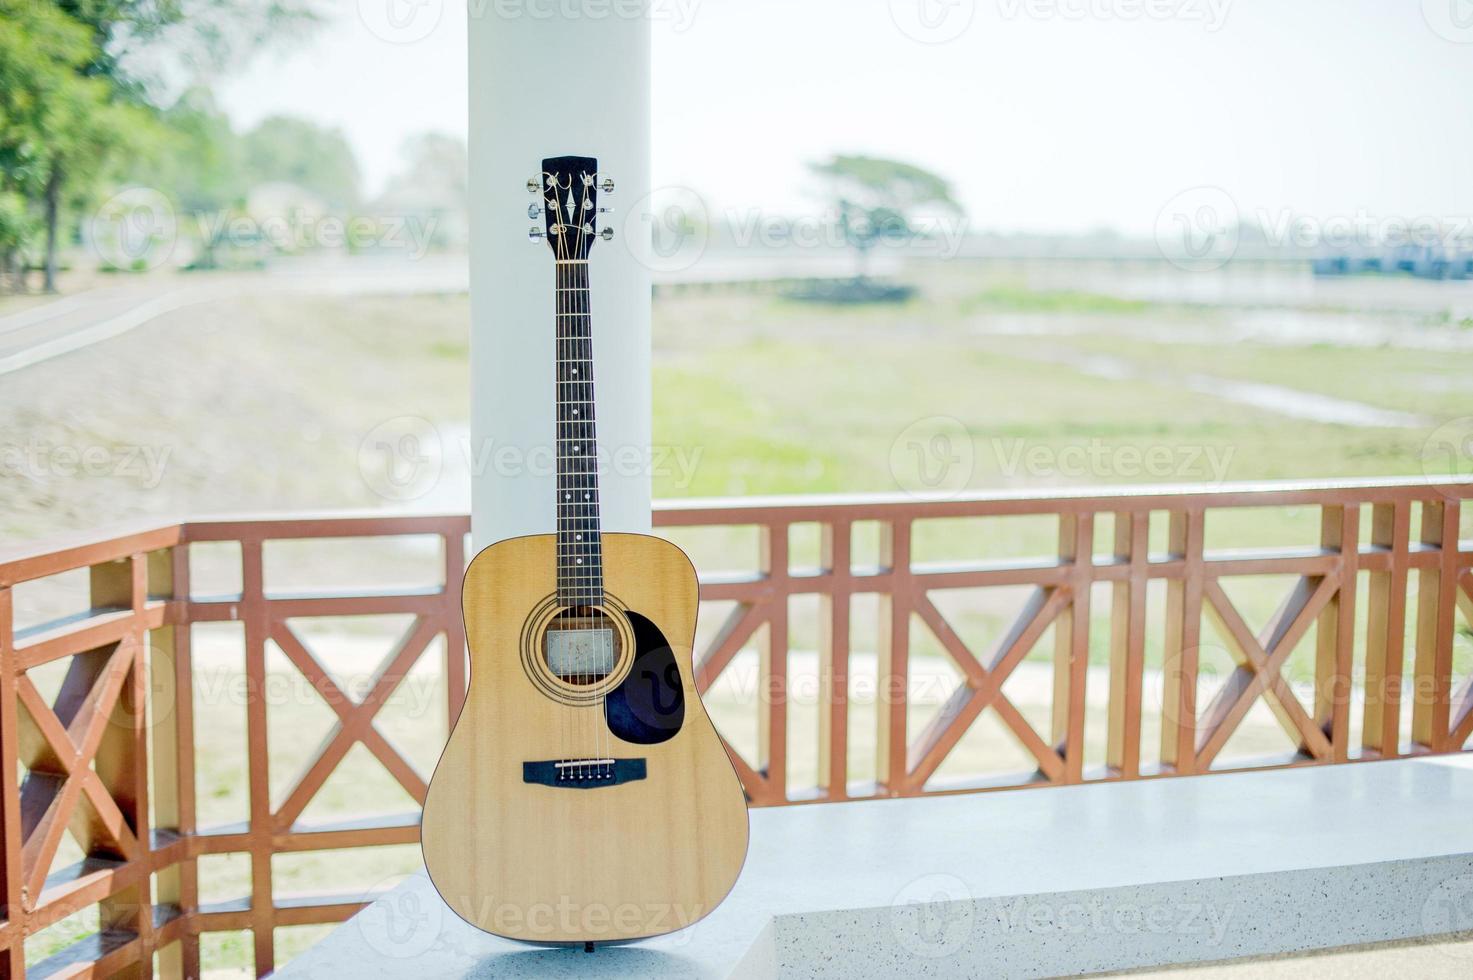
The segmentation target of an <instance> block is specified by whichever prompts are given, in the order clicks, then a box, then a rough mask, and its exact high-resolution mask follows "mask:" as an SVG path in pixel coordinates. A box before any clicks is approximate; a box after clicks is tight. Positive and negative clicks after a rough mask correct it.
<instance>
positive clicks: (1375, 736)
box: [1361, 503, 1411, 759]
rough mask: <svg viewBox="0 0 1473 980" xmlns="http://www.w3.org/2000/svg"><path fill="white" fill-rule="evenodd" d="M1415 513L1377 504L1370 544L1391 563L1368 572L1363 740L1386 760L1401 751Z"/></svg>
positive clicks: (1400, 506) (1398, 506)
mask: <svg viewBox="0 0 1473 980" xmlns="http://www.w3.org/2000/svg"><path fill="white" fill-rule="evenodd" d="M1410 521H1411V515H1410V513H1409V508H1408V506H1407V504H1405V503H1394V504H1376V505H1375V506H1374V507H1373V508H1372V511H1371V544H1372V545H1374V546H1375V547H1376V548H1379V549H1382V550H1383V551H1385V553H1386V557H1387V562H1388V567H1387V568H1386V569H1385V570H1384V571H1379V570H1378V571H1374V572H1372V573H1371V575H1370V590H1369V594H1368V596H1367V608H1366V706H1365V721H1364V723H1363V725H1362V732H1361V742H1362V744H1364V746H1365V747H1366V749H1367V750H1368V751H1370V752H1374V753H1376V754H1377V755H1378V756H1380V757H1381V758H1383V759H1391V758H1395V757H1396V756H1397V755H1399V754H1400V751H1401V744H1400V728H1401V725H1400V722H1401V672H1402V659H1403V655H1404V650H1405V646H1406V603H1407V564H1406V555H1407V539H1408V536H1409V527H1408V525H1409V524H1410Z"/></svg>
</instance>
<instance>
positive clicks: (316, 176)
mask: <svg viewBox="0 0 1473 980" xmlns="http://www.w3.org/2000/svg"><path fill="white" fill-rule="evenodd" d="M241 152H242V157H243V161H244V166H245V172H246V175H247V177H248V178H249V180H250V181H251V182H252V183H262V182H267V181H286V182H288V183H292V184H296V185H297V186H298V187H301V188H303V189H305V190H308V191H311V192H312V193H313V194H315V195H317V196H318V197H320V198H322V199H323V200H324V201H326V202H327V203H328V204H330V205H333V206H334V207H339V208H348V207H352V206H353V205H355V204H357V203H358V183H359V175H358V161H357V160H356V159H355V158H354V156H353V148H352V147H351V146H350V145H349V144H348V140H347V137H345V136H344V135H343V133H342V131H341V130H339V129H327V128H325V127H322V126H319V125H317V124H316V123H313V122H309V121H307V120H305V119H293V118H290V117H288V116H272V117H271V118H269V119H265V120H262V122H261V123H260V124H259V125H258V126H256V128H255V129H253V130H251V131H250V132H249V133H246V134H245V136H244V137H243V138H242V150H241Z"/></svg>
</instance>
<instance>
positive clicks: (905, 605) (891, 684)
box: [875, 518, 915, 796]
mask: <svg viewBox="0 0 1473 980" xmlns="http://www.w3.org/2000/svg"><path fill="white" fill-rule="evenodd" d="M880 565H881V567H882V568H883V569H886V570H888V573H889V579H890V589H889V591H888V592H883V593H881V594H880V596H879V600H880V601H879V607H880V609H879V636H878V637H877V638H876V640H877V643H876V645H877V647H878V648H879V650H878V652H879V657H878V664H877V667H876V672H875V681H876V684H875V688H876V697H877V702H876V705H875V707H876V710H877V712H878V717H877V719H876V734H875V769H876V774H875V776H876V781H877V782H878V783H880V785H882V786H884V787H885V791H886V792H887V793H888V794H889V795H890V796H902V795H904V794H905V793H907V792H908V791H909V789H910V786H909V774H910V770H909V768H908V759H907V757H906V750H907V741H906V737H907V736H906V709H907V708H908V707H909V690H908V688H909V674H910V611H911V601H910V593H911V590H912V589H913V588H915V582H914V580H913V579H912V578H911V574H910V520H909V519H907V518H896V519H895V520H893V521H891V522H890V523H889V524H888V525H883V526H881V528H880Z"/></svg>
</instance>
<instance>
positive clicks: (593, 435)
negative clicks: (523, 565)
mask: <svg viewBox="0 0 1473 980" xmlns="http://www.w3.org/2000/svg"><path fill="white" fill-rule="evenodd" d="M580 177H581V178H582V179H581V180H580V181H579V183H580V184H581V185H582V186H580V187H579V188H578V195H579V196H578V221H577V224H578V251H577V254H578V255H580V256H584V257H586V256H587V250H588V249H590V248H591V242H590V241H589V240H588V233H589V229H590V228H592V221H593V216H592V215H591V214H589V213H587V211H588V208H589V206H590V204H591V202H592V199H593V198H592V189H591V186H590V181H591V180H592V179H593V178H592V177H591V176H590V175H588V174H580ZM589 280H590V270H589V267H588V266H586V265H585V266H583V267H582V268H581V269H580V270H578V282H577V283H576V285H577V287H578V291H577V292H575V293H574V294H573V296H574V305H575V307H576V308H577V309H578V312H579V313H580V314H581V316H579V317H577V319H576V320H575V322H574V328H575V329H579V330H581V331H582V332H581V333H575V334H574V336H575V337H576V338H577V339H578V341H579V342H580V344H581V349H577V350H575V352H574V353H575V356H576V357H577V359H578V365H579V368H578V369H579V370H580V371H581V372H582V374H580V378H582V381H581V382H580V383H579V385H578V387H577V389H576V390H577V392H578V394H580V395H581V394H584V393H585V392H586V394H587V396H588V397H587V398H586V399H584V400H585V401H587V402H589V403H590V405H591V406H592V408H593V409H594V410H593V411H591V412H590V411H586V410H585V411H583V413H582V414H581V415H580V416H579V418H580V419H581V420H582V421H581V422H580V424H579V426H578V428H579V429H580V430H581V434H582V440H581V442H582V445H581V449H580V454H581V456H582V459H580V460H579V461H578V464H579V466H580V467H586V470H585V469H582V468H580V470H579V474H580V476H584V477H585V482H584V490H585V494H584V496H585V497H586V498H588V499H587V502H586V503H585V505H584V507H583V514H582V518H580V521H579V524H580V526H581V525H584V524H588V525H594V526H592V527H583V528H582V533H583V534H584V539H583V541H584V549H583V551H584V554H585V555H586V556H587V559H588V561H587V563H588V565H589V569H588V574H589V575H590V576H594V577H595V579H594V580H593V581H591V582H590V583H589V586H588V591H589V595H588V596H587V597H586V601H589V602H590V603H591V605H590V607H589V611H590V613H592V615H591V616H590V620H591V621H592V623H593V625H594V627H595V632H594V634H593V643H592V644H590V646H591V648H592V651H593V653H594V655H595V656H597V655H599V654H600V653H601V652H602V651H600V649H599V646H600V644H601V643H603V642H605V641H611V639H612V633H610V632H608V631H607V627H608V626H609V623H608V615H607V610H606V608H605V606H604V604H603V601H602V600H603V597H602V596H598V595H594V590H598V591H602V587H603V547H602V527H601V525H602V521H599V520H597V519H591V518H589V515H591V514H599V513H600V512H601V511H602V507H601V504H602V501H600V500H597V499H594V498H595V497H596V495H597V493H598V456H597V451H596V447H595V444H594V443H595V440H596V439H597V428H596V427H597V424H598V423H597V419H598V414H597V405H594V404H593V402H594V401H595V399H596V398H597V397H598V395H597V393H596V390H595V387H594V383H593V317H592V315H591V314H592V296H591V293H590V288H591V286H592V283H591V282H590V281H589ZM609 652H610V653H611V652H612V651H611V650H610V651H609ZM601 665H602V661H601V660H600V661H599V662H598V664H597V665H595V664H590V674H589V683H590V684H591V683H593V682H594V681H593V678H594V677H596V676H597V666H601ZM603 703H604V702H603V697H602V695H600V696H599V697H598V698H596V699H595V705H596V707H595V709H594V710H593V711H590V712H589V714H590V718H591V721H592V723H593V726H594V735H595V738H594V758H595V759H603V758H607V756H608V753H607V752H605V751H604V742H605V740H606V738H611V737H612V736H610V735H609V733H608V732H607V731H606V729H607V727H608V726H607V723H606V722H607V719H606V718H605V717H604V715H605V712H604V708H603ZM598 772H599V766H598V764H597V763H595V765H594V770H593V774H594V775H595V776H597V775H598Z"/></svg>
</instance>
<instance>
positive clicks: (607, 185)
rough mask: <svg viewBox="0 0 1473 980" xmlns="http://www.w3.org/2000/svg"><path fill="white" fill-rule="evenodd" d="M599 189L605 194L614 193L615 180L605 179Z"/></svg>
mask: <svg viewBox="0 0 1473 980" xmlns="http://www.w3.org/2000/svg"><path fill="white" fill-rule="evenodd" d="M598 189H599V190H601V191H603V192H604V193H605V194H612V193H614V178H612V177H605V178H604V180H603V183H601V184H599V185H598Z"/></svg>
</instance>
